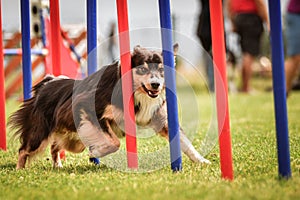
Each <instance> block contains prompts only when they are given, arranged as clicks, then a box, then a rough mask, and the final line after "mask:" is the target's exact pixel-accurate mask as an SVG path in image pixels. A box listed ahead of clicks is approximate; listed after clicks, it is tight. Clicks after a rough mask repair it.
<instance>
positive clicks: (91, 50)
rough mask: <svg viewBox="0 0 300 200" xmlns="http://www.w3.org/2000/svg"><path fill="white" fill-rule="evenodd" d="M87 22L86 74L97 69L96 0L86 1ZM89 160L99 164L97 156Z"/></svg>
mask: <svg viewBox="0 0 300 200" xmlns="http://www.w3.org/2000/svg"><path fill="white" fill-rule="evenodd" d="M86 15H87V17H86V20H87V21H86V24H87V53H88V57H87V72H88V75H91V74H93V73H94V72H96V71H97V0H87V1H86ZM90 161H91V162H92V163H94V164H96V165H98V164H100V160H99V159H98V158H95V157H92V158H90Z"/></svg>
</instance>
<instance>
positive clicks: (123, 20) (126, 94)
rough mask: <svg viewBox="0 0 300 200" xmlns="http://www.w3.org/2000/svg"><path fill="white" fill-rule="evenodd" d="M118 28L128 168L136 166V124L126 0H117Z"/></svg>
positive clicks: (135, 167)
mask: <svg viewBox="0 0 300 200" xmlns="http://www.w3.org/2000/svg"><path fill="white" fill-rule="evenodd" d="M117 11H118V29H119V43H120V56H121V74H122V92H123V107H124V109H123V110H124V127H125V133H126V149H127V165H128V168H131V169H137V168H138V157H137V144H136V126H135V115H134V97H133V88H132V73H131V55H130V40H129V26H128V13H127V1H126V0H117Z"/></svg>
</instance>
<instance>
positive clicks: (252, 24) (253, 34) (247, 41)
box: [234, 13, 264, 56]
mask: <svg viewBox="0 0 300 200" xmlns="http://www.w3.org/2000/svg"><path fill="white" fill-rule="evenodd" d="M234 26H235V31H236V32H237V34H238V35H239V36H240V44H241V48H242V52H243V53H249V54H251V55H253V56H257V55H259V53H260V41H261V36H262V33H263V30H264V28H263V22H262V20H261V18H260V17H259V16H258V15H256V14H246V13H245V14H238V15H237V16H236V17H235V19H234Z"/></svg>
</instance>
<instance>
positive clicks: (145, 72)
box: [137, 66, 149, 74]
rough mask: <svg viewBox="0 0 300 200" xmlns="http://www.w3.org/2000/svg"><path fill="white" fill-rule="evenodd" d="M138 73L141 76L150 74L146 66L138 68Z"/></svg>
mask: <svg viewBox="0 0 300 200" xmlns="http://www.w3.org/2000/svg"><path fill="white" fill-rule="evenodd" d="M137 72H138V73H139V74H147V73H148V72H149V69H148V68H146V67H144V66H140V67H138V69H137Z"/></svg>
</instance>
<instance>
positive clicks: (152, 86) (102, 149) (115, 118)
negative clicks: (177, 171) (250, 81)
mask: <svg viewBox="0 0 300 200" xmlns="http://www.w3.org/2000/svg"><path fill="white" fill-rule="evenodd" d="M177 49H178V45H174V52H175V53H174V54H175V55H176V52H177ZM131 63H132V71H131V73H132V77H133V91H134V111H135V120H136V124H137V125H138V126H142V127H148V128H152V129H153V130H154V131H155V132H156V133H158V134H159V135H161V136H162V137H165V138H168V123H167V111H166V97H165V84H164V65H163V59H162V55H161V52H157V51H151V50H147V49H145V48H143V47H140V46H136V47H135V48H134V50H133V52H132V53H131ZM121 81H122V79H121V72H120V64H119V62H115V63H113V64H111V65H108V66H105V67H103V68H101V69H100V70H98V71H97V72H95V73H94V74H92V75H90V76H88V77H87V78H85V79H83V80H74V79H68V78H64V77H53V76H46V77H45V78H44V79H43V80H42V81H41V82H40V83H38V84H37V85H35V86H34V87H33V89H32V92H33V97H31V98H30V99H28V100H25V101H24V102H23V104H22V106H21V107H20V109H19V110H17V111H16V112H15V113H13V114H12V115H11V117H10V119H9V125H10V126H11V127H12V128H14V130H15V131H16V132H15V136H16V137H19V139H20V143H21V147H20V148H19V156H18V163H17V169H22V168H25V164H26V161H27V159H29V160H30V159H31V158H32V157H34V156H35V155H36V154H38V153H40V152H42V151H44V150H45V148H46V147H47V145H48V144H49V143H50V144H51V155H52V160H53V166H54V167H62V164H61V161H60V157H59V152H60V150H62V149H65V150H67V151H70V152H73V153H80V152H82V151H83V150H84V149H85V147H88V149H89V152H90V154H91V155H92V156H95V157H103V156H105V155H108V154H111V153H113V152H116V151H117V150H118V149H119V147H120V141H119V138H120V137H124V136H125V134H124V131H123V129H122V127H123V100H122V89H121V87H120V86H121ZM180 143H181V150H182V151H183V152H184V153H185V154H186V155H187V156H188V157H189V158H190V159H191V160H192V161H194V162H197V163H209V161H208V160H206V159H205V158H203V157H202V156H201V155H200V154H199V153H198V152H197V151H196V150H195V148H194V147H193V145H192V144H191V142H190V141H189V140H188V138H187V137H186V136H185V134H184V133H183V131H182V129H180Z"/></svg>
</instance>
